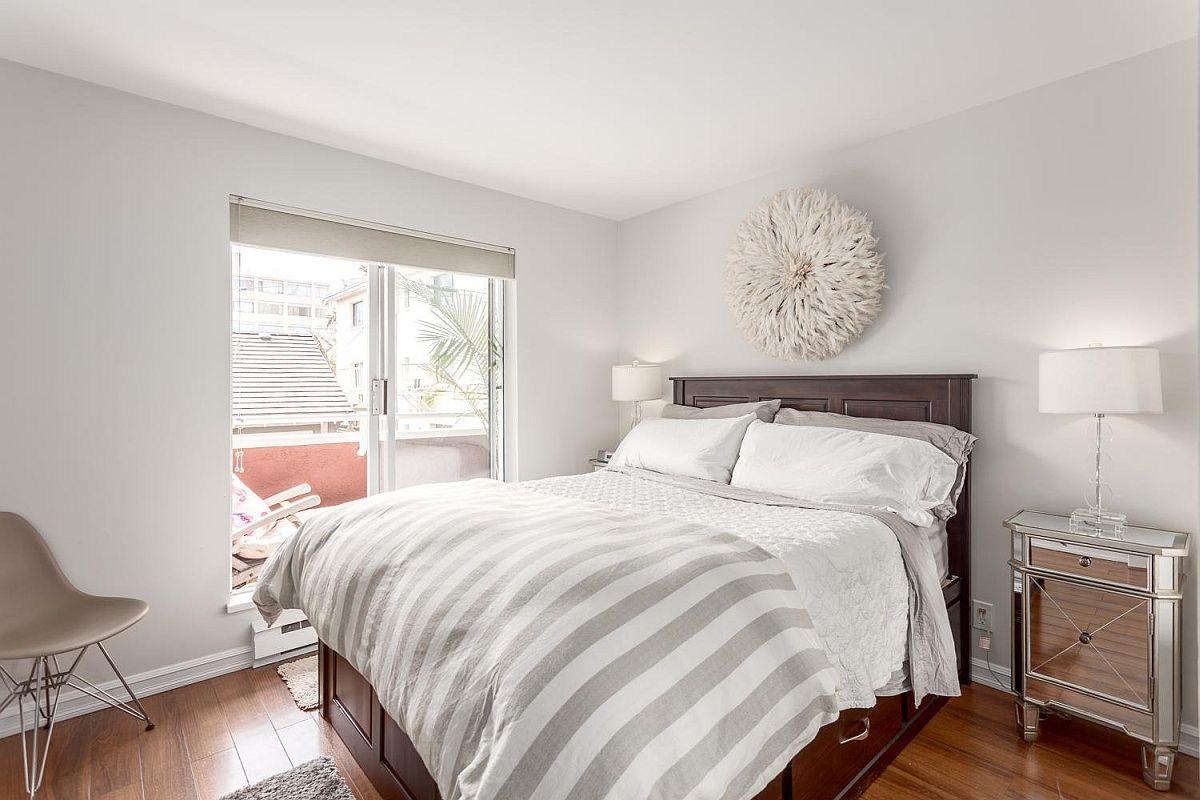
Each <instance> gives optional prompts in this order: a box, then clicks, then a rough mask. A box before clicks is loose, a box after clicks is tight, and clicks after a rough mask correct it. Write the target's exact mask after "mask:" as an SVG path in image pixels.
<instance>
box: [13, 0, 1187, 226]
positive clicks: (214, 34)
mask: <svg viewBox="0 0 1200 800" xmlns="http://www.w3.org/2000/svg"><path fill="white" fill-rule="evenodd" d="M1196 24H1197V10H1196V5H1195V3H1194V2H1193V0H1154V1H1153V2H1145V1H1144V0H1005V2H995V0H904V1H903V2H896V1H895V0H837V1H836V2H835V1H832V0H751V1H747V0H742V2H737V1H736V0H710V1H708V2H700V1H699V0H697V1H695V2H691V3H688V2H683V0H679V1H678V2H666V0H605V2H584V1H583V0H524V1H523V2H519V1H518V0H503V1H497V0H491V2H487V1H486V0H463V1H461V2H444V1H443V2H424V3H414V2H411V1H410V0H356V1H355V2H345V3H331V2H328V0H322V1H321V2H318V0H188V1H187V2H183V1H182V0H103V2H95V1H94V0H92V1H89V0H76V2H64V1H63V0H0V58H6V59H11V60H13V61H18V62H21V63H24V64H29V65H32V66H35V67H41V68H43V69H47V70H51V71H53V72H59V73H62V74H65V75H71V76H74V77H77V78H82V79H85V80H88V81H93V82H95V83H100V84H104V85H107V86H112V87H116V88H118V89H123V90H125V91H129V92H133V93H136V94H140V95H145V96H147V97H152V98H156V99H159V100H165V101H168V102H171V103H176V104H178V105H181V106H187V107H190V108H195V109H199V110H201V111H206V112H209V113H212V114H216V115H219V116H222V117H227V118H229V119H234V120H238V121H240V122H245V123H249V124H251V125H257V126H259V127H262V128H267V129H269V130H273V131H278V132H280V133H286V134H290V135H293V136H298V137H301V138H304V139H310V140H312V141H316V142H321V143H324V144H329V145H333V146H335V147H340V148H344V149H346V150H351V151H355V152H359V153H364V154H367V155H371V156H376V157H378V158H382V159H386V160H388V161H393V162H396V163H400V164H404V165H406V166H410V167H415V168H418V169H422V170H427V171H429V172H434V173H438V174H440V175H445V176H448V177H452V178H458V179H461V180H464V181H469V182H471V183H476V184H481V185H483V186H489V187H493V188H496V189H500V190H503V191H506V192H511V193H513V194H517V195H522V196H525V197H530V198H534V199H537V200H542V201H545V202H548V203H553V204H555V205H560V206H565V207H567V208H573V209H578V210H581V211H587V212H591V213H594V214H598V215H601V216H605V217H609V218H612V219H623V218H626V217H630V216H633V215H636V214H640V213H642V212H645V211H648V210H651V209H654V208H657V207H660V206H663V205H666V204H669V203H672V202H675V201H678V200H683V199H686V198H689V197H694V196H696V195H699V194H703V193H704V192H707V191H711V190H713V189H716V188H719V187H721V186H725V185H728V184H731V183H736V182H738V181H741V180H745V179H747V178H751V177H754V176H756V175H760V174H763V173H765V172H769V171H771V170H772V169H776V168H779V167H780V166H783V165H785V164H787V163H790V162H792V161H794V160H796V159H798V158H800V157H803V156H804V155H806V154H813V153H819V152H822V151H824V150H828V149H830V148H833V147H838V146H840V145H844V144H848V143H851V142H857V141H862V140H864V139H869V138H873V137H876V136H880V135H883V134H886V133H889V132H892V131H896V130H900V129H903V128H906V127H910V126H912V125H915V124H918V123H921V122H925V121H927V120H931V119H935V118H937V117H941V116H945V115H947V114H951V113H954V112H956V111H960V110H962V109H965V108H969V107H971V106H975V105H979V104H981V103H985V102H987V101H990V100H994V99H998V98H1001V97H1005V96H1007V95H1010V94H1014V93H1016V92H1020V91H1023V90H1025V89H1030V88H1032V87H1035V86H1039V85H1041V84H1045V83H1049V82H1051V81H1054V80H1058V79H1060V78H1064V77H1067V76H1069V75H1073V74H1076V73H1079V72H1083V71H1086V70H1089V69H1093V68H1095V67H1098V66H1101V65H1103V64H1107V63H1111V62H1113V61H1118V60H1120V59H1124V58H1128V57H1130V56H1134V55H1137V54H1139V53H1143V52H1146V51H1148V50H1152V49H1155V48H1158V47H1162V46H1164V45H1167V44H1170V43H1172V42H1175V41H1179V40H1182V39H1186V38H1190V37H1192V36H1194V35H1195V31H1196Z"/></svg>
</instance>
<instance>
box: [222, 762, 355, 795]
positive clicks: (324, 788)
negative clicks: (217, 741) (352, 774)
mask: <svg viewBox="0 0 1200 800" xmlns="http://www.w3.org/2000/svg"><path fill="white" fill-rule="evenodd" d="M221 800H354V793H353V792H352V791H350V787H349V786H347V785H346V782H345V781H344V780H342V776H341V775H339V774H338V771H337V767H336V766H335V765H334V763H333V759H331V758H326V757H324V756H322V757H321V758H314V759H313V760H312V761H305V762H304V763H303V764H301V765H300V766H298V767H294V768H292V769H289V770H288V771H287V772H281V773H279V774H278V775H272V776H271V777H270V778H267V779H266V780H265V781H259V782H258V783H256V784H254V785H253V786H247V787H246V788H245V789H238V790H237V791H236V792H233V793H232V794H227V795H225V796H224V797H222V798H221Z"/></svg>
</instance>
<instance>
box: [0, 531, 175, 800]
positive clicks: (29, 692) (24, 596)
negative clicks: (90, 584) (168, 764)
mask: <svg viewBox="0 0 1200 800" xmlns="http://www.w3.org/2000/svg"><path fill="white" fill-rule="evenodd" d="M0 552H3V553H4V558H2V559H0V661H15V660H26V659H32V660H33V664H32V666H31V667H30V670H29V677H27V678H25V679H23V680H18V679H17V678H15V677H14V676H13V675H12V674H11V673H10V672H9V671H8V670H7V669H5V668H4V667H3V666H0V680H2V681H3V683H4V688H6V689H7V690H8V696H7V697H5V698H4V700H3V701H2V702H0V712H2V711H4V709H5V708H7V707H8V706H9V705H10V704H11V703H12V702H13V701H14V700H16V702H17V708H18V710H19V714H20V721H21V759H22V766H23V768H24V777H25V791H26V792H27V793H28V794H29V797H33V796H34V795H35V794H36V793H37V791H38V789H39V788H40V787H41V784H42V778H43V776H44V774H45V771H46V755H47V753H48V752H49V747H50V737H51V736H52V735H53V733H54V721H55V712H56V711H57V709H58V698H59V695H60V694H61V692H62V689H63V687H64V686H70V687H71V688H73V689H75V690H77V691H80V692H83V693H84V694H87V695H90V696H91V697H94V698H96V699H97V700H101V701H103V702H104V703H107V704H108V705H110V706H113V707H114V708H117V709H120V710H121V711H124V712H125V713H126V714H129V715H130V716H132V717H136V718H137V719H139V720H142V721H143V722H145V723H146V730H150V729H152V728H153V727H154V723H153V722H151V721H150V717H149V716H148V715H147V714H146V709H144V708H142V704H141V703H140V702H139V701H138V699H137V696H136V695H134V693H133V690H132V689H130V688H129V684H128V683H127V682H126V681H125V677H124V676H123V675H122V674H121V671H120V670H119V669H117V665H116V663H115V662H114V661H113V659H112V656H111V655H109V652H108V649H107V648H106V647H105V646H104V642H105V640H107V639H109V638H111V637H112V636H115V635H116V634H118V633H120V632H121V631H123V630H125V629H126V628H128V627H130V626H131V625H133V624H134V623H135V622H137V621H138V620H140V619H141V618H142V617H143V616H145V615H146V611H147V610H148V609H149V606H147V605H146V603H145V602H143V601H141V600H134V599H133V598H129V597H101V596H98V595H92V594H87V593H85V592H81V591H79V590H78V589H76V588H75V587H74V586H73V585H72V584H71V582H70V581H69V580H68V579H67V576H66V575H64V574H63V572H62V570H61V569H60V568H59V566H58V562H57V561H55V559H54V554H53V553H51V551H50V548H49V546H47V544H46V541H45V540H44V539H43V538H42V536H41V534H39V533H38V531H37V529H36V528H34V527H33V525H32V524H30V522H29V521H28V520H26V519H25V518H24V517H22V516H20V515H19V514H13V513H10V512H0ZM93 645H95V646H96V647H97V648H98V649H99V650H100V653H101V654H102V655H103V656H104V659H105V661H107V662H108V665H109V666H110V667H112V670H113V672H114V673H115V674H116V676H117V679H118V680H119V681H120V682H121V686H123V687H124V688H125V691H126V692H127V693H128V694H129V699H130V702H131V703H132V705H130V704H129V703H126V702H124V701H122V700H119V699H117V698H116V697H114V696H113V695H112V694H110V693H109V692H107V691H105V690H104V689H101V688H100V687H99V686H97V685H95V684H94V683H92V682H90V681H88V680H87V679H86V678H83V677H80V676H79V675H76V674H75V669H76V667H78V666H79V662H80V660H81V659H82V658H83V654H84V653H86V652H87V651H88V649H89V648H91V647H92V646H93ZM76 650H78V651H79V652H78V653H77V654H76V655H75V656H74V657H73V659H72V660H71V662H70V666H69V667H68V668H67V669H65V670H64V669H62V668H61V667H60V666H59V663H58V656H60V655H65V654H67V653H70V652H73V651H76ZM27 705H28V706H29V707H28V708H27V707H26V706H27ZM27 715H28V718H29V723H30V724H29V730H28V731H26V717H27ZM39 728H41V729H44V731H45V734H44V736H42V737H39Z"/></svg>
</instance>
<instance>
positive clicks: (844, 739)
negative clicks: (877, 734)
mask: <svg viewBox="0 0 1200 800" xmlns="http://www.w3.org/2000/svg"><path fill="white" fill-rule="evenodd" d="M870 735H871V718H870V717H863V718H862V730H861V731H859V732H858V733H855V734H852V735H850V736H847V735H845V734H844V733H843V734H842V735H840V736H839V737H838V744H850V743H851V742H861V741H862V740H863V739H865V738H867V737H868V736H870Z"/></svg>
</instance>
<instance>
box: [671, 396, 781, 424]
mask: <svg viewBox="0 0 1200 800" xmlns="http://www.w3.org/2000/svg"><path fill="white" fill-rule="evenodd" d="M781 402H782V401H781V400H762V401H759V402H757V403H734V404H733V405H729V406H709V407H708V408H696V407H695V406H677V405H675V404H674V403H668V404H667V405H665V406H663V410H662V415H663V416H664V417H666V418H667V419H728V418H730V417H744V416H745V415H747V414H754V415H755V416H757V417H758V418H759V419H761V420H762V421H763V422H770V421H771V420H773V419H775V412H777V411H779V404H780V403H781Z"/></svg>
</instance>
